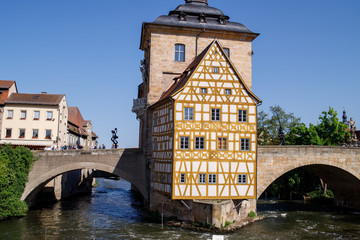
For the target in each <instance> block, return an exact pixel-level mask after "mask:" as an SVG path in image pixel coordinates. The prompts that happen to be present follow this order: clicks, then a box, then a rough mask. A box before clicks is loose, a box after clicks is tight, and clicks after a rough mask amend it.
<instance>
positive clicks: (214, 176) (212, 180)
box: [209, 174, 216, 183]
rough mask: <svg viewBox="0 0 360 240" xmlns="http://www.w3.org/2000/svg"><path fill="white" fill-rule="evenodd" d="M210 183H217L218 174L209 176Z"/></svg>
mask: <svg viewBox="0 0 360 240" xmlns="http://www.w3.org/2000/svg"><path fill="white" fill-rule="evenodd" d="M209 183H216V174H209Z"/></svg>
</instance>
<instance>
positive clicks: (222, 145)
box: [218, 137, 227, 150]
mask: <svg viewBox="0 0 360 240" xmlns="http://www.w3.org/2000/svg"><path fill="white" fill-rule="evenodd" d="M226 142H227V139H226V138H222V137H219V138H218V150H226V149H227V144H226Z"/></svg>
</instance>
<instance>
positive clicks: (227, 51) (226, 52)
mask: <svg viewBox="0 0 360 240" xmlns="http://www.w3.org/2000/svg"><path fill="white" fill-rule="evenodd" d="M224 52H225V54H226V55H227V56H228V57H230V49H229V48H224Z"/></svg>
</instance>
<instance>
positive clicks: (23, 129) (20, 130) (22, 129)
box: [19, 128, 26, 138]
mask: <svg viewBox="0 0 360 240" xmlns="http://www.w3.org/2000/svg"><path fill="white" fill-rule="evenodd" d="M22 131H23V133H24V136H21V135H22V134H21V132H22ZM25 134H26V131H25V128H20V129H19V138H25Z"/></svg>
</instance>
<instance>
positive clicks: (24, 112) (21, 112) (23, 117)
mask: <svg viewBox="0 0 360 240" xmlns="http://www.w3.org/2000/svg"><path fill="white" fill-rule="evenodd" d="M20 119H26V110H21V111H20Z"/></svg>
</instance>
